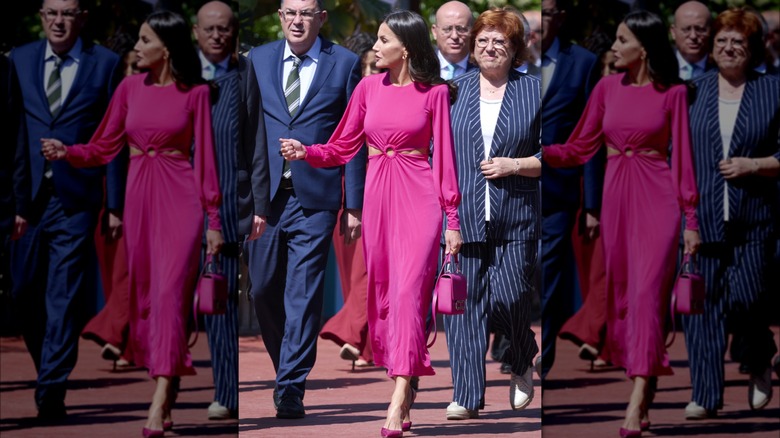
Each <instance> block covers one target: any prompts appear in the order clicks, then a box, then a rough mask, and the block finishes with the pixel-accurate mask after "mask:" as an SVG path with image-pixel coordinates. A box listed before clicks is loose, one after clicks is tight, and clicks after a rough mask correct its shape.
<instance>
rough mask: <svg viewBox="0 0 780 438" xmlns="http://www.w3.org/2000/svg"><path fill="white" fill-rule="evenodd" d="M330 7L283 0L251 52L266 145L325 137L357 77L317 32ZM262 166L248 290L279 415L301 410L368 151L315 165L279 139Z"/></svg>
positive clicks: (356, 228) (355, 221) (342, 52)
mask: <svg viewBox="0 0 780 438" xmlns="http://www.w3.org/2000/svg"><path fill="white" fill-rule="evenodd" d="M327 14H328V13H327V11H325V10H324V9H323V6H322V0H284V1H282V5H281V8H280V9H279V19H280V21H281V24H282V29H283V30H284V36H285V38H284V39H283V40H280V41H275V42H273V43H269V44H266V45H263V46H261V47H257V48H255V49H253V50H252V51H251V52H250V53H249V59H250V60H251V61H252V64H253V67H254V69H255V73H256V75H257V81H258V84H259V86H260V94H261V95H262V96H263V112H264V119H265V120H264V121H265V128H266V139H267V144H268V145H278V144H279V138H296V139H299V140H300V141H301V142H303V143H304V144H315V143H324V142H326V141H328V139H329V138H330V135H331V133H332V132H333V131H334V129H335V128H336V125H337V124H338V123H339V120H340V119H341V116H342V115H343V113H344V110H345V109H346V105H347V103H348V101H349V97H350V95H351V93H352V90H353V89H354V88H355V86H356V85H357V83H358V81H359V80H360V59H359V58H358V57H357V56H356V55H355V54H353V53H352V52H350V51H348V50H346V49H344V48H342V47H340V46H336V45H334V44H333V43H331V42H330V41H327V40H325V39H324V38H321V37H319V35H318V34H319V31H320V28H321V27H322V25H323V24H324V23H325V21H326V20H327V17H328V15H327ZM268 165H269V174H270V181H271V186H270V195H271V207H270V210H269V212H268V223H267V226H266V230H265V233H263V235H262V236H261V237H260V238H259V239H257V240H254V241H251V242H250V243H249V244H248V254H249V270H250V273H249V279H250V282H251V284H252V285H251V296H252V299H253V301H254V305H255V311H256V312H257V318H258V321H259V323H260V330H261V332H262V336H263V342H264V343H265V347H266V348H267V349H268V354H269V355H270V356H271V360H272V361H273V364H274V369H275V370H276V389H275V392H274V403H275V405H276V406H277V412H276V416H277V418H303V417H304V415H305V411H304V407H303V396H304V391H305V387H306V377H307V376H308V375H309V372H310V371H311V369H312V367H313V366H314V361H315V359H316V346H317V334H318V333H319V330H320V314H321V312H322V301H323V295H324V287H325V283H324V281H325V267H326V264H327V258H328V250H329V248H330V240H331V238H332V233H333V229H334V227H335V224H336V219H337V217H336V216H337V212H338V210H339V208H340V207H344V209H345V214H344V216H342V218H341V220H342V221H346V222H347V224H348V225H347V231H346V232H347V233H349V235H350V236H351V237H354V238H357V237H358V236H359V235H360V218H361V209H362V205H363V184H364V181H365V167H366V153H365V151H363V152H361V153H360V154H358V155H357V156H356V157H355V158H354V159H353V160H352V161H351V162H350V163H349V164H347V165H346V166H345V167H331V168H325V169H314V168H312V167H310V166H309V165H308V164H307V163H306V162H305V161H295V162H286V161H284V160H283V159H282V157H281V155H280V154H279V148H278V146H277V147H269V148H268ZM342 175H344V187H345V190H344V191H343V192H342Z"/></svg>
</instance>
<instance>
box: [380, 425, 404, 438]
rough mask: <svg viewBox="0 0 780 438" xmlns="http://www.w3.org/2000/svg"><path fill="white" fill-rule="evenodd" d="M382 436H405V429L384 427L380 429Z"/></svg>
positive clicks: (400, 437) (393, 437) (387, 437)
mask: <svg viewBox="0 0 780 438" xmlns="http://www.w3.org/2000/svg"><path fill="white" fill-rule="evenodd" d="M380 436H381V437H382V438H403V436H404V431H403V430H393V429H386V428H384V427H383V428H382V430H381V431H380Z"/></svg>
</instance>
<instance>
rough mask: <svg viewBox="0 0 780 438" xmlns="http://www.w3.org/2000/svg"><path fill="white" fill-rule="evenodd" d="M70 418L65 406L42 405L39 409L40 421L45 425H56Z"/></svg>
mask: <svg viewBox="0 0 780 438" xmlns="http://www.w3.org/2000/svg"><path fill="white" fill-rule="evenodd" d="M66 418H68V413H67V412H66V411H65V405H64V404H52V405H42V406H40V407H39V408H38V420H39V421H41V422H44V423H56V422H59V421H63V420H65V419H66Z"/></svg>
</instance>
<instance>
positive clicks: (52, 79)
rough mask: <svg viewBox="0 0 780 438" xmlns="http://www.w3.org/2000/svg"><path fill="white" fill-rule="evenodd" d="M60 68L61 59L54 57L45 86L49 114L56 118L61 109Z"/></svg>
mask: <svg viewBox="0 0 780 438" xmlns="http://www.w3.org/2000/svg"><path fill="white" fill-rule="evenodd" d="M61 66H62V58H60V57H59V56H56V55H55V56H54V68H53V69H52V71H51V75H50V76H49V82H48V83H47V84H46V98H47V99H48V100H49V112H51V115H52V117H57V114H58V113H59V112H60V108H62V77H61V76H60V67H61Z"/></svg>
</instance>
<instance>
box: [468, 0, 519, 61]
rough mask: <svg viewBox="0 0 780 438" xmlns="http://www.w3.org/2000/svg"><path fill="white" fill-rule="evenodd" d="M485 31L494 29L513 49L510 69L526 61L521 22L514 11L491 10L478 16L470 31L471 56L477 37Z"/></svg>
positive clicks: (506, 8) (509, 9) (506, 9)
mask: <svg viewBox="0 0 780 438" xmlns="http://www.w3.org/2000/svg"><path fill="white" fill-rule="evenodd" d="M485 29H494V30H496V31H498V32H501V33H502V34H504V37H505V38H506V39H507V41H508V42H509V44H511V45H512V48H513V49H515V57H514V58H513V59H512V67H514V68H517V67H520V65H522V64H523V62H525V60H526V59H528V48H527V47H526V46H525V42H524V41H523V34H524V32H525V29H524V28H523V22H522V20H520V12H519V11H517V10H516V9H512V8H508V7H504V8H491V9H490V10H487V11H485V12H483V13H481V14H480V15H479V17H477V20H476V21H475V22H474V27H473V28H472V29H471V36H470V37H469V42H470V43H471V53H472V55H473V53H474V50H475V49H476V47H477V46H476V39H477V35H479V33H480V32H482V31H483V30H485Z"/></svg>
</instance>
